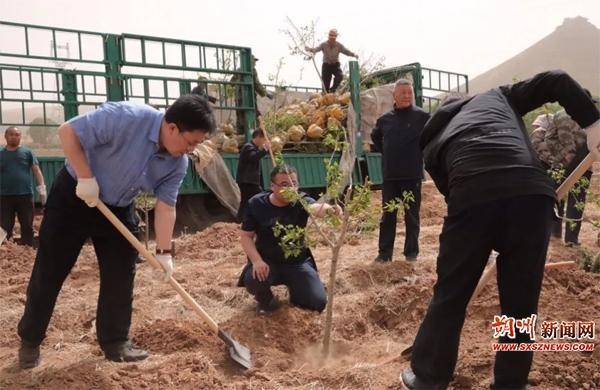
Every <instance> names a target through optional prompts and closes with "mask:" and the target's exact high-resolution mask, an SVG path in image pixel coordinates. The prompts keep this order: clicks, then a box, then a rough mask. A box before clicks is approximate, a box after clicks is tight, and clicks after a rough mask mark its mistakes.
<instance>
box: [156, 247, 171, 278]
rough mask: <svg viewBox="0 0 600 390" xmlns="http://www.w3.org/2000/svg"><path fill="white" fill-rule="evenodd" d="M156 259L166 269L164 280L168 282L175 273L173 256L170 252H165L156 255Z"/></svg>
mask: <svg viewBox="0 0 600 390" xmlns="http://www.w3.org/2000/svg"><path fill="white" fill-rule="evenodd" d="M155 257H156V260H158V262H159V263H160V264H161V265H162V266H163V268H164V269H165V273H164V277H163V278H162V280H163V281H165V282H168V281H169V279H170V278H171V275H173V256H171V254H170V253H164V254H160V255H156V256H155Z"/></svg>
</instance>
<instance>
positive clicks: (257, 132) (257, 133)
mask: <svg viewBox="0 0 600 390" xmlns="http://www.w3.org/2000/svg"><path fill="white" fill-rule="evenodd" d="M264 136H265V132H264V131H262V130H261V129H256V130H254V131H253V132H252V139H254V138H258V137H264Z"/></svg>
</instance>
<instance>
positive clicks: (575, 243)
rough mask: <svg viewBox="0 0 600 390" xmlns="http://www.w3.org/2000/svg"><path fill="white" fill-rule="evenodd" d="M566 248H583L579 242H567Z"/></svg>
mask: <svg viewBox="0 0 600 390" xmlns="http://www.w3.org/2000/svg"><path fill="white" fill-rule="evenodd" d="M565 246H566V247H568V248H576V247H578V246H581V244H580V243H578V242H573V241H566V242H565Z"/></svg>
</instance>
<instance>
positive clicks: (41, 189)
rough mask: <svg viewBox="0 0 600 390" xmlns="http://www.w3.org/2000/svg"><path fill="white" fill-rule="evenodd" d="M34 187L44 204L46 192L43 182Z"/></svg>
mask: <svg viewBox="0 0 600 390" xmlns="http://www.w3.org/2000/svg"><path fill="white" fill-rule="evenodd" d="M35 189H36V190H37V192H38V195H39V196H40V203H41V204H42V206H43V205H45V204H46V199H48V193H47V192H46V186H45V185H44V184H40V185H39V186H37V187H35Z"/></svg>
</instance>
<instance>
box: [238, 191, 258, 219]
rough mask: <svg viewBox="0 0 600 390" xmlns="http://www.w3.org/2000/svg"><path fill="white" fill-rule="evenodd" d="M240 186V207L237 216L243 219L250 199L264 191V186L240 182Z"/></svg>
mask: <svg viewBox="0 0 600 390" xmlns="http://www.w3.org/2000/svg"><path fill="white" fill-rule="evenodd" d="M238 187H240V208H239V209H238V213H237V218H238V220H240V221H241V220H242V218H243V217H244V210H245V209H246V206H248V201H249V200H250V198H252V197H253V196H254V195H256V194H258V193H260V192H262V188H261V187H260V186H259V185H258V184H250V183H238Z"/></svg>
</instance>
